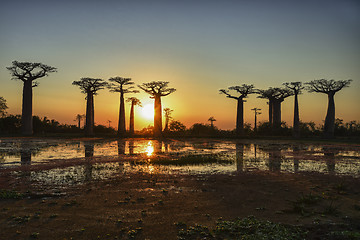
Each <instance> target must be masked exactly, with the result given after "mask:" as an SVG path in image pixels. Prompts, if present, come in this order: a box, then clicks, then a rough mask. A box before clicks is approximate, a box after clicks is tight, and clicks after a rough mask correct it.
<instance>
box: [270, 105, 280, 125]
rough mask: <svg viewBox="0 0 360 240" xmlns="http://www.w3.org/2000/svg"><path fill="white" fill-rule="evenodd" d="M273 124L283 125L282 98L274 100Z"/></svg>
mask: <svg viewBox="0 0 360 240" xmlns="http://www.w3.org/2000/svg"><path fill="white" fill-rule="evenodd" d="M272 105H273V109H272V111H273V114H272V115H273V126H274V128H280V127H281V100H274V101H273V104H272Z"/></svg>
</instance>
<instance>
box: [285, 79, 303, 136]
mask: <svg viewBox="0 0 360 240" xmlns="http://www.w3.org/2000/svg"><path fill="white" fill-rule="evenodd" d="M283 85H284V86H285V87H286V88H288V89H290V90H291V91H292V93H293V95H294V122H293V136H294V137H300V116H299V101H298V95H299V94H301V93H302V92H301V90H303V89H304V87H303V86H302V83H301V82H290V83H288V82H287V83H283Z"/></svg>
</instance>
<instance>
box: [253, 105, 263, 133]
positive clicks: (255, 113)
mask: <svg viewBox="0 0 360 240" xmlns="http://www.w3.org/2000/svg"><path fill="white" fill-rule="evenodd" d="M251 111H254V115H255V120H254V131H256V130H257V115H260V114H261V112H260V111H261V108H252V109H251Z"/></svg>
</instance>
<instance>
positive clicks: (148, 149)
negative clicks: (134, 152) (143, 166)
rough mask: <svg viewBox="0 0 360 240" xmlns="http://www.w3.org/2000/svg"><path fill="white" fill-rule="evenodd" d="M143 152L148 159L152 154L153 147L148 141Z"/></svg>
mask: <svg viewBox="0 0 360 240" xmlns="http://www.w3.org/2000/svg"><path fill="white" fill-rule="evenodd" d="M145 152H146V155H147V156H148V157H151V155H152V154H153V153H154V146H153V145H152V143H151V142H150V141H149V142H148V145H147V147H146V150H145Z"/></svg>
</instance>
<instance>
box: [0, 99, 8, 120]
mask: <svg viewBox="0 0 360 240" xmlns="http://www.w3.org/2000/svg"><path fill="white" fill-rule="evenodd" d="M6 109H8V106H7V104H6V100H5V98H3V97H0V117H5V116H6Z"/></svg>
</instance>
